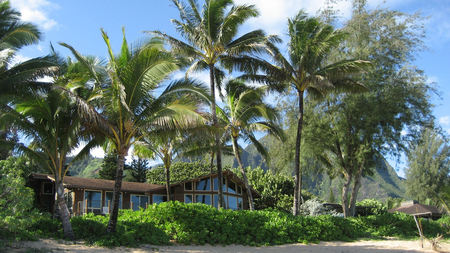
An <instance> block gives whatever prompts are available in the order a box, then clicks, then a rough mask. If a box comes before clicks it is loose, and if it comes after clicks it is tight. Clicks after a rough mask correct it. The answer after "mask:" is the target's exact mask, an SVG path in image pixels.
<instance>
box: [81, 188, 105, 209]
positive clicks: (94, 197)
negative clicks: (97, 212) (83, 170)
mask: <svg viewBox="0 0 450 253" xmlns="http://www.w3.org/2000/svg"><path fill="white" fill-rule="evenodd" d="M84 199H85V200H87V202H88V203H87V206H88V208H98V209H100V206H101V203H102V194H101V193H100V192H94V191H85V192H84Z"/></svg>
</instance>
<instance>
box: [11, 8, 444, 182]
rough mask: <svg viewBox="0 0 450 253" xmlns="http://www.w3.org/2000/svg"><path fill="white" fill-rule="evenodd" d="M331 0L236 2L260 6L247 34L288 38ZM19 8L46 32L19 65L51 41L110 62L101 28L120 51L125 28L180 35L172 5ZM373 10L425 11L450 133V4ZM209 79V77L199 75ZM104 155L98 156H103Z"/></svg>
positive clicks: (427, 56) (439, 110) (419, 61)
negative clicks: (295, 24) (299, 18)
mask: <svg viewBox="0 0 450 253" xmlns="http://www.w3.org/2000/svg"><path fill="white" fill-rule="evenodd" d="M325 1H326V0H276V1H275V0H235V2H236V3H238V4H243V3H247V4H255V5H256V6H257V8H258V9H259V10H260V13H261V15H260V17H258V18H255V19H253V20H251V21H249V22H248V24H246V25H245V26H244V27H243V30H246V31H248V30H250V29H259V28H262V29H265V30H266V31H267V32H268V33H272V34H278V35H281V36H282V37H284V36H285V34H286V19H287V18H288V17H292V16H293V15H295V13H296V12H297V11H298V10H300V9H302V8H303V9H305V10H306V11H307V12H308V13H311V14H314V13H316V11H317V10H318V9H320V8H321V7H322V6H323V3H324V2H325ZM11 4H12V6H13V7H14V8H16V9H18V10H19V11H20V12H21V13H22V19H23V20H25V21H29V22H33V23H35V24H37V25H38V26H39V27H40V28H41V30H42V31H43V33H44V39H43V40H42V41H41V42H40V43H39V44H38V45H33V46H29V47H27V48H25V49H23V50H21V51H20V52H19V54H18V56H17V60H18V61H21V60H25V59H28V58H31V57H36V56H42V55H44V54H47V53H48V52H49V50H48V49H49V45H50V42H51V43H53V45H55V48H56V50H57V51H59V52H60V53H62V54H63V55H69V52H68V50H67V49H65V48H63V47H61V46H59V45H57V43H58V42H66V43H68V44H71V45H72V46H74V47H75V48H76V49H77V50H78V51H80V52H81V53H83V54H90V55H96V56H99V57H101V58H104V59H106V56H107V51H106V48H105V45H104V43H103V40H102V38H101V35H100V28H104V29H105V31H106V32H107V33H108V35H109V37H110V39H111V42H112V45H113V48H114V50H115V51H118V49H119V47H120V43H121V38H122V34H121V28H122V27H125V29H126V34H127V39H128V41H129V42H134V41H138V40H140V39H145V38H146V35H145V34H144V33H143V31H146V30H162V31H165V32H166V33H168V34H171V35H177V34H176V32H175V30H174V28H173V25H172V24H171V22H170V19H171V18H177V17H178V16H177V11H176V9H175V7H174V6H172V4H171V2H170V1H169V0H151V1H149V0H147V1H142V0H141V1H137V0H130V1H119V0H109V1H105V0H95V1H92V0H89V1H88V0H77V1H69V0H60V1H56V0H12V1H11ZM368 4H369V6H370V7H371V8H375V7H377V6H381V7H385V8H390V9H395V10H399V11H402V12H406V13H416V12H419V13H421V14H422V16H424V17H427V19H426V20H425V29H426V32H427V37H426V39H425V43H426V46H427V50H426V51H424V52H421V53H420V54H418V55H417V56H416V62H415V64H416V65H417V66H418V67H419V68H420V69H423V70H424V71H425V73H426V75H427V76H428V80H429V82H430V83H433V85H435V87H436V88H437V90H438V95H433V100H432V101H433V104H434V105H435V107H434V109H433V114H434V116H435V117H436V122H437V123H439V124H440V125H441V126H442V128H443V129H444V130H445V131H447V132H448V133H450V86H449V84H448V83H449V81H450V68H449V67H450V64H449V63H448V59H450V50H449V48H450V16H449V15H448V13H450V1H447V0H427V1H424V0H387V1H383V0H368ZM336 7H337V9H339V10H340V16H341V18H342V20H345V19H346V18H348V17H349V15H350V12H351V1H350V0H342V1H339V0H338V2H337V4H336ZM197 77H198V78H199V79H203V80H207V74H202V73H200V74H198V76H197ZM99 153H101V152H98V151H96V154H97V155H98V154H99ZM391 165H393V166H394V167H395V168H396V169H398V170H399V174H400V175H403V168H404V167H405V164H404V162H395V161H393V160H392V161H391Z"/></svg>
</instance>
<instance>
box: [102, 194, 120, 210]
mask: <svg viewBox="0 0 450 253" xmlns="http://www.w3.org/2000/svg"><path fill="white" fill-rule="evenodd" d="M112 197H113V192H106V194H105V205H104V206H105V207H108V203H109V204H110V205H111V208H112V205H113V203H112ZM119 209H122V193H120V195H119Z"/></svg>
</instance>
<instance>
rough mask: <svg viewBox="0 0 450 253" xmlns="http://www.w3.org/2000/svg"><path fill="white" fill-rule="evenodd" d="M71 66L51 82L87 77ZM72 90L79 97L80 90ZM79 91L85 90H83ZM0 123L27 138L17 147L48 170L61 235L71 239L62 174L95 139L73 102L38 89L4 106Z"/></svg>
mask: <svg viewBox="0 0 450 253" xmlns="http://www.w3.org/2000/svg"><path fill="white" fill-rule="evenodd" d="M75 65H79V64H78V63H69V65H68V66H65V67H66V68H64V66H63V68H62V69H64V70H65V71H64V73H62V74H61V75H59V76H55V77H54V85H55V86H59V85H66V84H67V83H71V84H72V85H77V84H78V85H80V84H81V83H83V82H85V81H87V80H88V79H89V78H86V75H85V73H83V72H78V71H77V73H75V72H74V70H75V69H77V70H81V69H79V68H78V67H79V66H78V67H76V66H75ZM75 92H76V93H77V94H78V95H79V96H82V94H81V89H80V90H78V91H75ZM83 92H84V93H88V91H87V90H84V91H83ZM0 122H4V123H6V122H8V123H9V124H11V125H12V126H14V127H15V128H17V129H18V130H19V132H20V133H21V134H22V136H23V137H24V138H26V139H30V140H31V142H30V144H29V145H28V146H24V145H18V147H17V148H18V150H19V151H22V152H23V153H25V154H26V155H28V156H30V158H32V159H34V160H35V161H36V164H38V165H41V166H43V167H44V168H45V169H48V170H49V171H50V172H51V173H52V175H53V177H54V179H55V189H56V199H55V202H56V204H57V207H58V210H59V214H60V218H61V221H62V225H63V230H64V236H65V237H66V238H69V239H73V238H74V234H73V231H72V226H71V224H70V214H69V210H68V208H67V203H66V201H65V199H64V186H63V181H64V176H65V175H66V173H67V171H68V170H69V168H70V165H71V164H72V163H73V162H75V161H77V160H79V159H80V158H82V157H83V156H84V155H86V154H88V153H89V150H90V148H92V147H93V146H94V145H95V141H96V139H95V138H94V139H93V138H91V136H90V135H89V134H88V133H87V131H86V128H84V127H83V126H82V125H81V120H80V117H79V114H78V112H77V105H76V104H75V103H73V102H72V101H71V100H70V99H69V98H67V97H66V96H65V95H64V94H63V93H62V92H61V91H60V90H57V89H51V90H49V91H48V92H46V93H44V92H38V93H36V94H35V96H34V97H33V98H29V99H27V100H26V101H25V102H21V103H16V104H15V105H14V107H8V110H7V113H5V114H3V115H2V116H1V117H0ZM85 141H89V142H88V144H87V145H85V147H84V148H82V150H81V151H80V152H79V153H78V154H77V155H76V156H75V158H74V159H72V160H71V162H70V163H67V156H68V154H69V153H70V152H71V151H73V150H74V149H75V148H77V147H78V146H79V145H81V144H82V143H83V142H85ZM16 146H17V145H16Z"/></svg>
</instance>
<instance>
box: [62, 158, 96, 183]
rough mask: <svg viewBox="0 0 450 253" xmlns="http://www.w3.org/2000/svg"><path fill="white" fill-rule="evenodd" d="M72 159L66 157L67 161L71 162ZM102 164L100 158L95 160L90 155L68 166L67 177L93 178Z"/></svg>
mask: <svg viewBox="0 0 450 253" xmlns="http://www.w3.org/2000/svg"><path fill="white" fill-rule="evenodd" d="M71 159H72V157H67V160H68V161H71ZM101 164H102V159H101V158H95V157H93V156H91V155H87V156H86V157H84V158H82V159H80V160H78V161H75V162H73V163H72V166H70V169H69V172H68V175H69V176H77V177H91V178H93V177H95V176H96V175H97V173H98V170H99V169H100V166H101Z"/></svg>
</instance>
